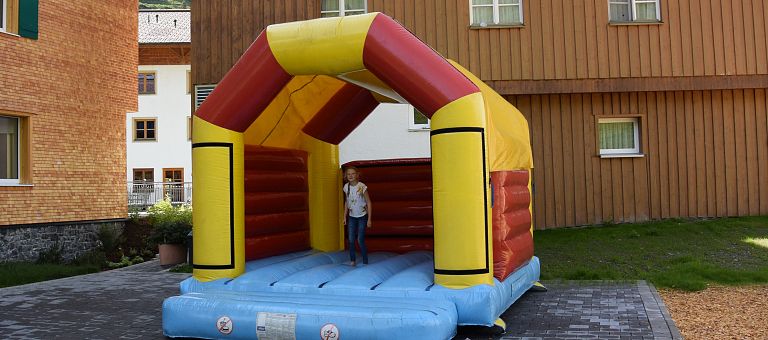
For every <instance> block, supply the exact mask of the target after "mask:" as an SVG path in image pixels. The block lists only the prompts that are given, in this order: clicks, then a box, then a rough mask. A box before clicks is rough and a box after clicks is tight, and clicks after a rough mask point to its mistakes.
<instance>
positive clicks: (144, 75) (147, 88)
mask: <svg viewBox="0 0 768 340" xmlns="http://www.w3.org/2000/svg"><path fill="white" fill-rule="evenodd" d="M155 78H156V77H155V72H139V94H155Z"/></svg>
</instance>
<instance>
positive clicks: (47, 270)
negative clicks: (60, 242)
mask: <svg viewBox="0 0 768 340" xmlns="http://www.w3.org/2000/svg"><path fill="white" fill-rule="evenodd" d="M99 270H100V268H99V266H97V265H64V264H48V263H44V264H35V263H23V262H10V263H0V288H2V287H10V286H17V285H23V284H27V283H32V282H39V281H46V280H53V279H59V278H62V277H68V276H75V275H83V274H88V273H94V272H97V271H99Z"/></svg>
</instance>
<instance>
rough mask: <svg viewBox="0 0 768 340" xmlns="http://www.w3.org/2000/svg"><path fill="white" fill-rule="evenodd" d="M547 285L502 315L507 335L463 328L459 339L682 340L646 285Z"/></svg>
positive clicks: (570, 282)
mask: <svg viewBox="0 0 768 340" xmlns="http://www.w3.org/2000/svg"><path fill="white" fill-rule="evenodd" d="M544 285H545V286H547V288H548V291H546V292H527V293H525V294H524V295H523V296H522V297H521V298H520V300H518V301H517V302H515V303H514V304H513V305H512V307H510V308H509V309H508V310H507V311H506V312H505V313H504V314H503V315H502V316H501V317H502V319H504V321H505V322H506V323H507V332H506V333H505V334H503V335H497V336H489V334H485V333H480V332H479V331H478V330H477V328H473V329H472V330H473V331H474V332H475V333H471V332H467V331H465V329H464V328H459V335H458V336H457V337H456V339H489V338H493V339H503V340H510V339H521V338H523V337H542V338H544V339H548V338H549V339H613V340H620V339H645V338H651V339H682V336H681V335H680V333H679V330H677V327H675V326H674V321H672V319H671V317H670V316H669V312H668V311H667V310H666V307H665V306H664V303H663V301H662V300H661V298H660V297H659V296H658V293H657V292H656V289H655V288H654V287H653V286H651V285H649V284H648V283H646V282H645V281H626V282H610V281H561V282H544ZM676 330H677V331H676Z"/></svg>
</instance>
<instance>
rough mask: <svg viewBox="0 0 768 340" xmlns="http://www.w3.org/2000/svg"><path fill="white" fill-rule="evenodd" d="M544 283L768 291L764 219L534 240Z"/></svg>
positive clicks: (574, 231)
mask: <svg viewBox="0 0 768 340" xmlns="http://www.w3.org/2000/svg"><path fill="white" fill-rule="evenodd" d="M534 242H535V246H536V248H535V249H536V250H535V253H536V256H538V257H539V258H540V259H541V277H542V279H543V280H552V279H568V280H602V279H610V280H625V279H626V280H636V279H643V280H648V281H650V282H652V283H653V284H654V285H656V286H658V287H667V288H677V289H682V290H690V291H696V290H702V289H704V288H706V286H707V283H717V284H723V285H742V284H765V283H768V217H740V218H723V219H709V220H678V219H673V220H665V221H655V222H647V223H637V224H622V225H605V226H600V227H585V228H566V229H553V230H542V231H536V232H535V233H534Z"/></svg>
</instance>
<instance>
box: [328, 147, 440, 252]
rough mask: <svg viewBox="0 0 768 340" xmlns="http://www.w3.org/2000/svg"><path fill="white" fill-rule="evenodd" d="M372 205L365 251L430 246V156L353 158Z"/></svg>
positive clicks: (411, 248)
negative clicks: (356, 159) (372, 159)
mask: <svg viewBox="0 0 768 340" xmlns="http://www.w3.org/2000/svg"><path fill="white" fill-rule="evenodd" d="M348 166H355V167H357V168H358V169H359V170H360V181H361V182H363V183H365V185H367V186H368V192H369V195H370V197H371V204H372V205H373V209H372V210H373V213H372V215H373V219H372V220H371V228H370V229H368V230H367V231H366V238H365V239H366V241H365V243H366V246H367V247H368V251H369V252H372V251H391V252H397V253H404V252H409V251H414V250H432V249H433V244H434V243H433V228H432V166H431V161H430V159H429V158H416V159H388V160H376V161H355V162H350V163H346V164H344V166H343V168H346V167H348Z"/></svg>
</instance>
